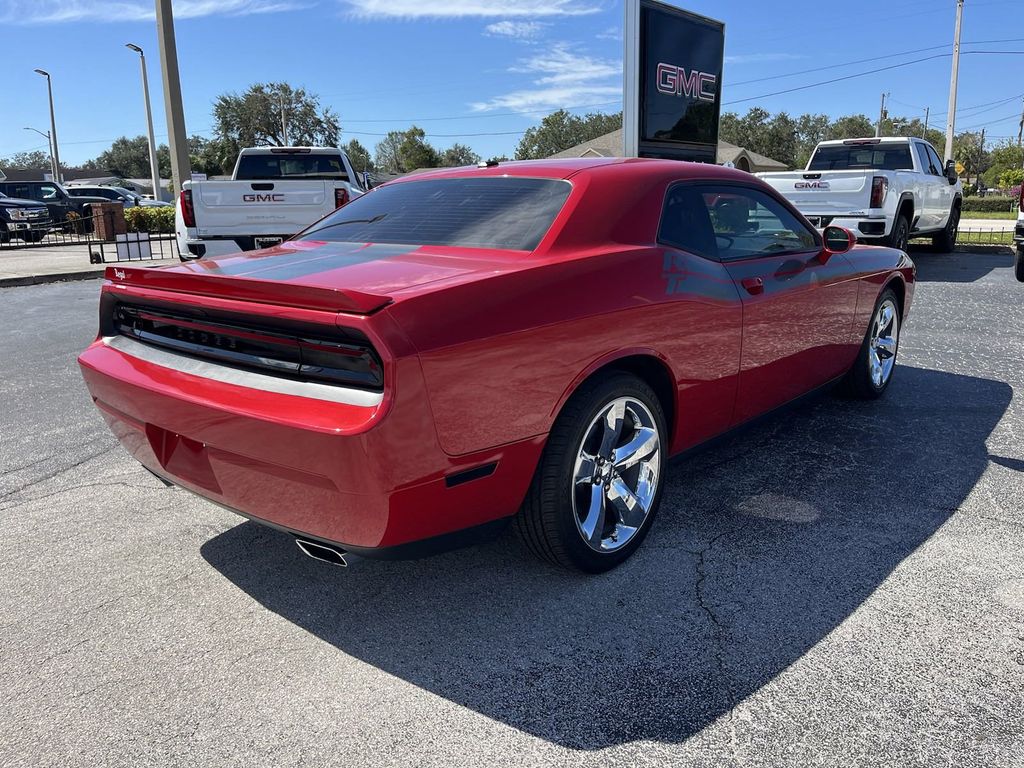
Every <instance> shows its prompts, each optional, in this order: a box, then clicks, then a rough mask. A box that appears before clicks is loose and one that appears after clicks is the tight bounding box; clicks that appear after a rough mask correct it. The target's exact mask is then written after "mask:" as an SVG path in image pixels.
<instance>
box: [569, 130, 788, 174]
mask: <svg viewBox="0 0 1024 768" xmlns="http://www.w3.org/2000/svg"><path fill="white" fill-rule="evenodd" d="M621 155H622V129H621V128H619V129H618V130H615V131H612V132H611V133H606V134H604V136H598V137H597V138H596V139H591V140H590V141H585V142H583V143H582V144H577V145H576V146H575V147H570V148H569V149H564V150H562V151H561V152H556V153H555V154H553V155H551V157H552V158H555V159H558V158H566V157H619V156H621ZM726 163H732V164H733V166H734V167H736V168H739V169H740V170H741V171H747V172H748V173H762V172H766V171H788V170H789V167H788V166H787V165H786V164H785V163H780V162H779V161H778V160H773V159H772V158H770V157H765V156H764V155H760V154H758V153H757V152H753V151H751V150H749V149H745V148H743V147H737V146H736V145H735V144H730V143H729V142H727V141H719V142H718V164H719V165H725V164H726Z"/></svg>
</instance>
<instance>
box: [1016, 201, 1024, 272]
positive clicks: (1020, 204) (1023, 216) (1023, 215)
mask: <svg viewBox="0 0 1024 768" xmlns="http://www.w3.org/2000/svg"><path fill="white" fill-rule="evenodd" d="M1013 242H1014V245H1016V246H1017V258H1016V261H1015V266H1014V272H1015V274H1016V276H1017V279H1018V280H1020V281H1021V282H1022V283H1024V184H1021V187H1020V192H1019V193H1018V198H1017V226H1016V227H1015V228H1014V230H1013Z"/></svg>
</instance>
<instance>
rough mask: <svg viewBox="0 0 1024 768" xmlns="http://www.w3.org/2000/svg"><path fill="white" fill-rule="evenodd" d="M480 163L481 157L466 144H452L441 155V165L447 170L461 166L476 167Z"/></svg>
mask: <svg viewBox="0 0 1024 768" xmlns="http://www.w3.org/2000/svg"><path fill="white" fill-rule="evenodd" d="M479 162H480V155H478V154H477V153H476V152H474V151H473V150H472V149H471V148H470V147H467V146H466V145H465V144H452V145H451V146H450V147H448V149H446V150H444V151H443V152H442V153H441V161H440V164H441V165H442V166H444V167H446V168H455V167H458V166H460V165H476V164H477V163H479Z"/></svg>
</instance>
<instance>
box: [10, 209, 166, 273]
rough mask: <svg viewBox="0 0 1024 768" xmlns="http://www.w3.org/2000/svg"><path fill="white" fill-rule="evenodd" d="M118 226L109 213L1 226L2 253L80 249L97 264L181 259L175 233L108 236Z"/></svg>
mask: <svg viewBox="0 0 1024 768" xmlns="http://www.w3.org/2000/svg"><path fill="white" fill-rule="evenodd" d="M101 219H105V220H103V221H101ZM116 223H117V216H116V214H115V212H114V211H105V212H103V213H97V214H94V215H91V216H81V217H74V218H69V219H68V220H66V221H64V222H61V223H59V224H53V223H50V222H47V223H46V224H41V225H40V224H34V225H31V226H26V227H20V226H19V228H18V229H14V230H7V228H6V227H4V226H3V225H2V224H0V228H2V229H0V252H2V251H14V250H27V249H63V248H76V247H77V248H81V249H82V251H83V255H87V257H88V260H89V261H90V262H91V263H93V264H104V263H114V262H120V261H150V260H153V259H177V258H178V242H177V240H176V238H175V237H174V233H173V232H126V233H124V234H117V235H115V234H109V235H107V234H106V233H113V232H114V231H115V224H116ZM102 235H105V236H102Z"/></svg>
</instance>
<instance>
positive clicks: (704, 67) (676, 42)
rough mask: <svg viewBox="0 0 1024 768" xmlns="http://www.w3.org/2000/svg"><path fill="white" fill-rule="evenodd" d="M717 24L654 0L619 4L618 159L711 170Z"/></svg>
mask: <svg viewBox="0 0 1024 768" xmlns="http://www.w3.org/2000/svg"><path fill="white" fill-rule="evenodd" d="M724 56H725V25H724V24H722V23H721V22H719V21H715V20H713V19H708V18H705V17H703V16H698V15H696V14H693V13H690V12H689V11H684V10H682V9H681V8H676V7H674V6H671V5H667V4H665V3H661V2H657V1H656V0H626V23H625V67H624V80H623V128H624V131H623V133H624V141H625V147H624V150H625V151H624V154H625V155H626V156H627V157H663V158H670V159H675V160H695V161H699V162H705V163H713V162H715V160H716V157H717V154H718V119H719V114H720V111H721V95H722V63H723V60H724Z"/></svg>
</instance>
